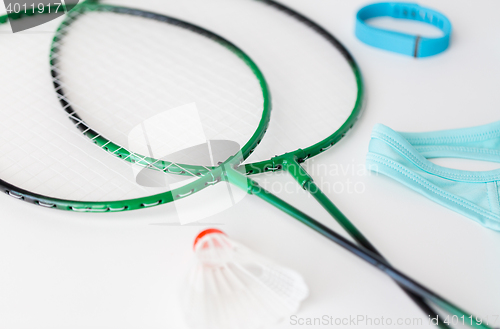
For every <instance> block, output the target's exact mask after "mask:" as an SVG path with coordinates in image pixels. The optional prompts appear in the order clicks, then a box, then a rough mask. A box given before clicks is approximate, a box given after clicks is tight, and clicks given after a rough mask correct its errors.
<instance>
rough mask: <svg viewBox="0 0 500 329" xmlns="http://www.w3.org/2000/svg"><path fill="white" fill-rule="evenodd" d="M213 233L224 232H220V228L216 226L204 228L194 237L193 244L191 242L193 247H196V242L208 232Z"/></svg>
mask: <svg viewBox="0 0 500 329" xmlns="http://www.w3.org/2000/svg"><path fill="white" fill-rule="evenodd" d="M214 233H217V234H224V235H226V233H224V232H222V231H221V230H218V229H216V228H209V229H206V230H204V231H202V232H201V233H200V234H198V236H197V237H196V239H194V244H193V248H196V244H197V243H198V241H200V240H201V239H202V238H203V237H205V236H207V235H209V234H214Z"/></svg>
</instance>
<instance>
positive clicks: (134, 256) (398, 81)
mask: <svg viewBox="0 0 500 329" xmlns="http://www.w3.org/2000/svg"><path fill="white" fill-rule="evenodd" d="M114 2H115V3H130V1H129V2H126V1H124V2H120V1H119V0H115V1H114ZM286 4H288V5H289V6H291V7H293V8H295V9H297V10H299V11H300V12H301V13H303V14H305V15H306V16H308V17H310V18H312V19H313V20H315V21H316V22H318V23H319V24H320V25H322V26H323V27H325V28H326V29H327V30H329V31H330V32H332V33H333V34H334V35H335V36H336V37H338V39H339V40H341V41H342V42H343V43H344V44H345V45H346V47H347V48H348V49H349V50H350V51H351V53H352V54H353V56H354V57H355V59H356V60H357V62H358V64H359V65H360V67H361V70H362V73H363V76H364V79H365V84H366V89H367V97H368V100H367V107H366V110H365V112H364V114H363V116H362V117H361V119H360V121H359V122H358V123H357V124H356V126H355V127H354V129H353V130H352V131H351V133H350V134H349V135H348V136H347V137H346V138H345V139H344V140H343V141H342V142H340V143H339V144H338V145H336V146H335V147H334V148H332V149H331V150H329V151H328V152H326V153H324V154H322V155H320V156H318V157H317V158H316V159H315V160H314V162H313V163H310V164H308V166H310V168H313V167H315V166H316V167H317V168H320V167H321V166H322V165H323V166H328V168H339V172H338V173H337V174H335V173H330V174H329V175H324V174H322V173H314V174H313V176H314V177H315V179H316V180H317V181H321V182H323V183H325V184H331V185H332V186H333V184H335V183H337V182H340V183H341V184H342V186H345V187H347V186H349V184H351V186H353V187H354V186H356V187H357V191H354V190H353V191H351V193H349V190H348V189H347V188H346V189H344V192H343V193H335V192H334V191H333V190H331V191H327V194H328V195H329V196H330V197H331V198H332V199H333V201H334V202H335V203H336V204H337V205H338V206H339V208H340V209H341V210H342V211H343V212H344V213H345V214H346V215H347V216H348V217H349V218H350V219H351V220H352V221H353V222H354V223H355V225H356V226H357V227H358V228H359V229H360V230H361V231H362V232H363V233H364V234H365V235H366V236H367V237H368V238H369V240H370V241H371V242H372V243H373V244H374V245H375V246H376V247H377V248H378V249H379V250H380V251H381V252H382V254H383V255H384V256H385V257H386V258H387V259H388V260H389V261H390V262H391V263H392V264H393V265H394V266H395V267H397V268H398V269H400V270H402V271H403V272H404V273H406V274H408V275H409V276H411V277H412V278H414V279H416V280H417V281H419V282H420V283H422V284H424V285H425V286H427V287H429V288H430V289H432V290H434V291H435V292H437V293H439V294H440V295H442V296H444V297H446V298H447V299H449V300H451V301H453V302H454V303H456V304H457V305H459V306H461V307H462V308H464V309H466V310H467V311H470V312H472V313H474V314H475V315H477V316H480V317H483V318H484V319H485V320H486V318H489V320H490V323H491V322H492V321H493V320H494V319H495V316H497V317H498V316H500V280H499V277H500V235H499V233H497V232H494V231H491V230H488V229H486V228H484V227H482V226H480V225H478V224H476V223H474V222H473V221H472V220H470V219H468V218H466V217H464V216H461V215H459V214H457V213H455V212H453V211H451V210H449V209H447V208H444V207H442V206H440V205H438V204H436V203H434V202H432V201H430V200H428V199H426V198H425V197H424V196H421V195H420V194H417V193H416V192H414V191H412V190H410V189H408V188H406V187H404V186H403V185H401V184H399V183H397V182H395V181H393V180H391V179H389V178H387V177H384V176H377V175H374V174H368V173H360V172H359V170H358V169H359V168H360V166H361V168H362V165H363V164H364V161H365V156H366V153H367V149H368V143H369V140H370V132H371V129H372V127H373V125H374V124H376V123H383V124H386V125H388V126H389V127H391V128H393V129H395V130H399V131H430V130H441V129H449V128H460V127H468V126H474V125H480V124H486V123H490V122H493V121H497V120H499V119H500V92H498V90H499V88H500V62H499V58H500V39H499V38H498V31H500V20H498V12H499V10H500V2H498V1H496V0H480V1H466V0H460V1H457V0H439V1H431V0H421V1H420V4H421V5H427V6H429V7H432V8H435V9H437V10H439V11H441V12H443V13H444V14H446V15H447V16H448V17H449V19H450V20H451V22H452V24H453V26H454V32H453V33H454V34H453V38H452V42H451V46H450V48H449V50H447V51H446V52H445V53H443V54H440V55H438V56H435V57H430V58H425V59H418V60H415V59H414V58H411V57H407V56H402V55H397V54H394V53H389V52H386V51H382V50H379V49H375V48H372V47H369V46H367V45H365V44H363V43H361V42H360V41H358V40H357V39H356V38H355V36H354V18H355V14H356V11H357V9H359V8H360V7H361V6H362V5H364V4H366V1H363V0H351V1H345V0H343V1H340V0H308V1H304V0H287V1H286ZM137 6H140V5H139V4H138V3H137ZM377 24H382V25H384V24H385V25H387V24H389V25H390V24H392V23H390V22H387V21H379V22H378V23H377ZM402 25H403V27H402V28H406V29H409V30H412V29H415V28H416V27H415V26H414V25H412V24H402ZM402 25H400V26H402ZM419 28H421V27H419ZM439 163H440V164H443V165H447V166H454V167H456V168H462V169H472V168H475V169H477V170H485V169H488V168H497V167H498V165H494V166H493V167H492V166H491V164H487V165H485V164H480V163H475V162H472V161H455V160H447V161H441V162H439ZM332 164H335V165H336V166H337V167H332ZM353 169H354V170H353ZM262 179H263V178H260V180H261V181H262ZM266 180H267V181H272V180H276V181H278V182H281V183H288V182H292V178H290V177H287V176H286V175H278V177H276V178H272V177H271V176H269V177H266ZM290 184H291V183H290ZM279 196H280V197H282V198H284V199H286V200H288V201H290V202H292V203H294V204H297V205H299V208H301V209H303V210H305V211H306V212H307V213H309V214H310V215H312V216H313V217H315V218H318V219H319V220H321V221H322V222H323V223H325V224H327V225H328V226H330V227H331V228H333V229H335V230H337V231H338V232H342V229H341V228H340V227H339V226H338V225H337V224H336V223H334V221H333V220H332V219H331V218H330V217H329V216H328V214H327V213H326V212H325V211H324V210H323V209H321V207H319V206H318V205H317V204H316V203H315V202H314V200H312V198H311V197H307V196H306V193H305V192H303V191H299V192H298V193H287V192H285V191H284V192H282V193H280V194H279ZM0 209H1V213H0V328H9V329H17V328H52V329H55V328H73V329H76V328H106V329H108V328H120V329H125V328H148V329H152V328H173V329H183V328H186V327H185V325H184V323H183V321H182V317H181V316H180V313H179V309H178V306H177V301H176V294H177V290H178V287H179V280H180V279H181V278H182V275H183V272H184V269H185V267H186V264H187V262H188V261H189V259H190V257H191V256H192V251H191V250H192V249H191V244H192V241H193V239H194V237H195V236H196V234H197V233H198V232H199V231H200V230H202V229H203V228H204V227H205V226H207V225H206V224H199V225H187V226H181V225H179V224H178V220H177V217H176V213H175V208H174V207H173V205H166V206H161V207H156V208H152V209H147V210H142V211H135V212H129V213H114V214H111V213H110V214H81V213H69V212H62V211H53V210H48V209H42V208H40V207H35V206H31V205H28V204H26V203H23V202H18V201H16V200H14V199H12V198H9V197H7V196H0ZM204 222H210V223H212V224H211V225H208V226H216V227H218V228H220V229H222V230H224V231H225V232H226V233H227V234H228V235H229V236H230V237H231V238H233V239H235V240H238V241H240V242H242V243H243V244H245V245H247V246H248V247H250V248H252V249H254V250H256V251H258V252H259V253H261V254H264V255H266V256H267V257H270V258H272V259H274V260H276V261H277V262H278V263H280V264H283V265H285V266H287V267H290V268H293V269H295V270H297V271H298V272H300V273H301V274H302V275H303V277H304V278H305V280H306V282H307V283H308V285H309V287H310V290H311V294H310V297H309V298H308V299H307V300H306V301H305V302H304V303H303V306H302V308H301V309H300V311H299V312H298V313H297V314H296V317H297V319H298V318H301V319H304V320H305V319H308V318H322V317H323V316H327V317H328V318H329V317H333V318H334V319H335V318H339V319H341V320H342V319H349V318H356V317H357V316H364V317H365V318H366V317H369V318H372V319H373V320H374V321H373V322H374V323H373V324H372V325H370V324H369V323H367V322H366V321H361V322H359V323H358V324H357V325H354V322H349V323H347V322H346V320H344V325H341V326H338V327H344V328H381V327H387V326H381V325H378V326H377V325H376V323H377V321H376V320H377V319H379V320H380V319H381V318H382V317H383V318H384V319H387V318H391V319H392V321H393V322H396V320H397V319H403V320H405V321H408V322H409V323H411V324H408V325H401V326H396V327H400V328H403V327H404V328H422V327H426V326H428V325H427V316H426V315H423V313H422V312H421V311H420V309H418V308H417V307H416V306H415V305H414V304H413V303H412V302H411V301H410V299H409V298H408V297H407V296H406V295H405V294H404V293H403V292H402V291H401V289H399V288H398V287H397V286H396V285H395V284H394V282H393V281H391V280H390V279H389V278H388V277H386V276H385V275H384V274H382V273H380V272H379V271H377V270H376V269H374V268H372V267H371V266H369V265H368V264H366V263H365V262H363V261H361V260H359V259H358V258H356V257H354V256H353V255H351V254H349V253H348V252H346V251H344V250H343V249H341V248H340V247H338V246H336V245H335V244H333V243H331V242H330V241H328V240H327V239H325V238H323V237H321V236H320V235H318V234H317V233H315V232H313V231H311V230H309V229H308V228H306V227H305V226H303V225H302V224H300V223H298V222H297V221H295V220H293V219H291V218H289V217H288V216H287V215H285V214H283V213H281V212H280V211H279V210H277V209H275V208H273V207H272V206H270V205H267V204H264V203H263V202H261V201H260V200H258V199H256V198H253V197H247V198H244V199H243V200H242V201H241V202H240V203H238V204H237V205H236V206H234V207H232V208H231V209H229V210H227V211H224V212H222V213H220V214H218V215H216V216H213V217H211V218H209V219H208V220H205V221H204ZM342 234H343V235H344V236H347V235H346V234H345V233H343V232H342ZM414 318H422V319H423V325H418V324H415V323H413V319H414ZM496 321H497V322H496V324H494V325H495V326H497V327H500V318H498V319H497V320H496ZM417 323H418V322H417ZM302 327H304V328H323V327H325V328H330V327H333V326H330V325H325V324H323V325H310V326H305V325H304V326H299V325H298V324H297V325H294V321H291V320H287V321H285V322H283V323H282V324H281V325H278V326H276V328H302ZM428 327H430V326H428Z"/></svg>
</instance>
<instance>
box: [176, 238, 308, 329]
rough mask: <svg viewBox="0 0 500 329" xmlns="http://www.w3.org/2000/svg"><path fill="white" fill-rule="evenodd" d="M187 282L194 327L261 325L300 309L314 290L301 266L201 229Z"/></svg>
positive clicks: (185, 303)
mask: <svg viewBox="0 0 500 329" xmlns="http://www.w3.org/2000/svg"><path fill="white" fill-rule="evenodd" d="M194 252H195V259H194V260H193V264H192V265H191V267H190V268H189V271H188V273H187V274H186V278H185V282H184V285H183V286H182V287H181V307H182V310H183V312H184V315H185V318H186V321H187V323H188V324H189V326H190V327H191V328H194V329H259V328H268V326H269V325H272V324H275V323H278V322H280V321H281V320H283V319H285V318H286V317H288V316H290V315H292V314H293V313H294V312H296V311H297V310H298V308H299V306H300V303H301V302H302V301H303V300H304V299H305V298H306V297H307V295H308V293H309V290H308V288H307V286H306V284H305V282H304V280H303V279H302V277H301V276H300V275H299V274H298V273H296V272H295V271H292V270H289V269H287V268H284V267H281V266H279V265H277V264H275V263H274V262H272V261H270V260H268V259H266V258H264V257H262V256H260V255H258V254H256V253H254V252H252V251H251V250H250V249H248V248H246V247H244V246H242V245H241V244H239V243H237V242H235V241H232V240H230V239H229V238H228V237H227V236H226V235H225V234H224V233H223V232H221V231H219V230H216V229H209V230H206V231H203V232H201V233H200V234H199V235H198V237H197V238H196V240H195V243H194Z"/></svg>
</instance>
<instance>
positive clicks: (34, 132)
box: [0, 3, 271, 212]
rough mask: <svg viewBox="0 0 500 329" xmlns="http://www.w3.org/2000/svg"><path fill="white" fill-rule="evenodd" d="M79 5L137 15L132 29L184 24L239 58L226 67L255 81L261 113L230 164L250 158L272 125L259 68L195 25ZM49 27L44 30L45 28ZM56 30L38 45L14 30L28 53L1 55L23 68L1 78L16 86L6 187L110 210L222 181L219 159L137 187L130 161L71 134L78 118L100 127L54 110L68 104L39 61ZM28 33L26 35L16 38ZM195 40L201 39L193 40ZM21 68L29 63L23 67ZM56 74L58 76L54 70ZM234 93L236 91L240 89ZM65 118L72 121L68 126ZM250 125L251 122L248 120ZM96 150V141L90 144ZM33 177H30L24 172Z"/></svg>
mask: <svg viewBox="0 0 500 329" xmlns="http://www.w3.org/2000/svg"><path fill="white" fill-rule="evenodd" d="M78 10H81V11H92V12H96V11H101V12H103V13H109V14H113V15H115V16H127V17H132V18H134V19H135V18H137V19H139V21H138V23H136V25H135V26H132V27H131V29H132V30H133V29H134V28H139V27H140V26H142V25H147V24H150V22H151V21H154V22H155V23H156V24H160V25H162V26H164V25H168V26H169V27H170V28H171V29H175V30H176V31H177V30H181V29H182V30H184V32H186V33H189V34H192V35H195V36H196V37H195V39H196V38H204V39H206V40H205V41H206V42H205V43H207V42H208V43H210V44H212V46H210V47H215V48H216V49H215V48H214V49H215V50H214V51H215V54H216V55H220V54H221V52H223V53H224V54H223V55H221V56H226V57H225V58H229V57H230V58H229V59H228V60H230V61H231V63H233V62H235V61H237V62H238V63H239V64H238V65H236V66H234V67H233V66H229V68H230V69H232V70H234V72H233V71H231V72H233V73H235V74H239V75H241V76H244V77H245V78H246V79H247V80H245V81H247V82H248V83H249V84H250V85H251V87H252V88H253V89H252V90H253V91H254V93H255V94H254V95H253V97H254V99H257V100H258V101H257V103H256V104H253V105H252V106H253V107H252V108H257V107H258V108H259V110H258V112H257V113H256V114H257V115H255V113H254V116H255V117H256V118H257V119H255V120H254V123H253V124H254V126H253V127H252V129H248V127H246V128H245V130H246V136H248V139H247V140H245V141H244V143H242V144H240V145H243V146H241V147H240V148H239V150H238V151H237V152H236V153H234V154H231V155H230V156H227V159H226V161H225V162H229V161H238V162H239V161H242V158H245V157H246V156H248V155H249V154H250V153H251V150H252V149H254V148H255V147H256V146H257V144H258V143H259V142H260V140H261V139H262V136H263V135H264V134H265V129H266V127H267V126H268V123H269V118H270V110H271V108H270V100H269V97H270V96H269V90H268V87H267V83H266V81H265V79H264V77H263V75H262V73H261V72H260V70H259V68H258V67H257V66H256V65H255V63H254V62H253V61H252V60H251V59H250V58H249V57H248V56H247V55H246V54H245V53H244V52H243V51H241V50H240V49H239V48H238V47H236V46H235V45H234V44H232V43H230V42H229V41H227V40H225V39H224V38H222V37H220V36H218V35H216V34H214V33H211V32H209V31H207V30H205V29H202V28H200V27H198V26H195V25H192V24H190V23H187V22H184V21H181V20H178V19H175V18H171V17H167V16H164V15H159V14H154V13H151V12H146V11H141V10H133V9H127V8H124V7H117V6H106V5H97V4H91V3H82V4H80V5H79V6H78V7H76V8H75V9H73V11H72V12H71V13H75V14H78ZM71 13H70V14H71ZM19 19H30V17H29V16H22V17H19ZM0 21H1V22H3V23H6V22H7V21H8V20H7V16H2V17H1V18H0ZM63 25H64V23H63ZM4 27H5V26H4ZM45 28H46V29H47V27H45ZM54 30H55V29H54ZM54 30H52V31H50V29H49V31H44V33H40V40H41V41H39V40H38V41H36V42H33V44H30V43H29V42H25V41H28V38H27V37H26V35H24V36H18V35H17V34H16V35H12V34H11V35H9V36H8V37H9V38H10V42H9V44H10V45H11V47H10V48H9V49H11V50H12V49H15V50H16V44H17V45H18V46H19V45H20V44H23V45H24V48H23V50H29V51H25V52H19V53H16V52H11V53H9V54H7V55H6V56H5V57H4V61H3V62H4V63H8V64H9V65H13V66H16V67H18V68H19V69H20V71H21V72H19V71H17V72H15V74H13V75H12V76H4V81H3V82H4V83H7V81H8V83H9V84H10V85H11V86H10V87H9V88H6V90H4V91H3V92H2V96H3V98H4V100H6V105H10V106H8V107H7V108H9V110H11V111H12V113H11V115H8V116H6V120H3V121H2V126H3V130H2V135H1V136H0V138H1V139H2V140H3V143H2V144H3V145H2V146H3V147H0V149H2V154H3V156H4V159H5V160H8V161H0V162H3V164H4V165H3V166H2V165H0V177H1V178H2V180H0V190H1V191H3V192H4V193H6V194H8V195H10V196H12V197H14V198H16V199H21V200H24V201H27V202H30V203H34V204H37V205H40V206H43V207H47V208H57V209H63V210H73V211H85V212H109V211H123V210H132V209H140V208H146V207H151V206H155V205H159V204H164V203H168V202H171V201H174V200H176V199H179V198H183V197H186V196H188V195H192V194H193V193H195V192H198V191H200V190H202V189H204V188H207V187H210V186H212V185H213V184H215V183H217V182H219V181H220V180H221V176H222V172H223V169H222V166H221V165H222V164H220V165H219V164H216V165H215V166H213V167H210V168H208V167H207V166H195V167H194V169H196V170H198V169H199V171H195V172H190V173H189V174H190V176H191V180H186V181H183V182H181V183H180V184H175V188H172V186H174V185H170V186H168V188H152V189H148V188H144V187H142V186H137V185H138V184H137V182H136V181H135V180H134V179H130V178H131V177H130V172H129V173H126V172H127V171H131V170H132V169H131V168H132V167H133V166H132V165H131V164H129V165H126V166H125V167H124V166H123V163H124V162H125V161H123V160H121V159H116V158H114V157H110V156H109V154H107V153H106V152H102V151H101V152H98V153H95V152H94V151H93V150H91V149H88V148H87V146H86V145H87V144H90V143H88V141H86V140H85V139H86V138H83V136H82V135H81V134H80V133H79V134H78V136H79V137H78V136H76V135H74V133H73V132H74V131H78V130H75V129H74V127H72V125H73V123H74V124H77V125H79V126H80V129H81V130H82V131H84V132H85V133H87V134H93V133H96V132H95V131H92V130H90V129H89V130H87V128H83V129H82V122H80V121H78V120H76V119H77V117H75V116H72V117H70V119H71V121H73V123H72V122H71V121H70V120H68V119H67V117H66V118H64V122H63V121H62V120H63V119H62V118H63V116H61V115H58V114H55V112H54V110H57V111H59V112H58V113H60V114H63V113H61V110H60V109H61V104H59V101H61V102H62V103H63V105H64V102H63V101H62V100H61V97H59V98H58V97H57V94H55V93H54V89H53V87H52V86H51V85H50V83H51V82H52V80H53V78H52V77H51V67H50V66H48V65H40V64H41V63H43V62H47V58H48V55H49V50H50V42H51V41H52V37H53V32H54ZM45 32H47V33H45ZM59 32H61V29H59ZM4 35H6V34H4ZM59 36H60V33H59ZM23 37H24V39H25V40H21V39H19V38H23ZM16 38H18V39H16ZM34 39H36V38H34V37H33V38H30V41H31V40H34ZM195 41H197V40H195ZM58 42H60V40H58V39H57V37H56V39H55V44H57V43H58ZM193 45H196V42H195V43H194V44H193ZM213 45H215V46H213ZM45 47H46V48H45ZM210 49H212V48H210ZM37 51H39V52H40V53H42V54H43V53H46V54H47V57H44V56H43V55H41V54H40V53H37ZM51 53H52V54H56V53H57V52H55V51H54V47H52V52H51ZM22 54H24V55H30V54H31V56H28V57H29V60H28V61H27V62H29V64H30V65H29V66H27V67H23V66H22V65H21V64H22V63H23V60H25V59H26V58H24V59H23V58H21V57H22V56H21V55H22ZM210 54H212V53H208V55H210ZM228 54H229V55H228ZM127 55H129V54H127ZM205 55H207V54H205ZM228 56H229V57H228ZM203 57H206V56H203ZM54 59H55V57H52V60H54ZM195 64H196V63H195ZM195 64H194V65H195ZM22 69H25V71H23V70H22ZM204 69H206V67H205V68H204ZM52 74H54V71H53V70H52ZM15 79H18V80H15ZM35 80H36V81H35ZM47 82H49V84H47ZM209 82H210V85H212V84H216V81H215V82H213V81H209ZM206 85H208V83H206V84H205V86H206ZM226 85H227V84H226ZM234 85H236V87H235V88H238V87H237V85H238V84H237V83H235V84H234ZM47 86H48V87H50V89H51V91H50V92H48V90H49V89H47ZM61 86H63V85H59V87H61ZM63 87H64V86H63ZM56 88H57V87H56ZM207 88H208V87H207ZM240 89H241V90H236V91H238V92H241V91H245V92H246V90H247V89H248V85H245V88H243V87H242V88H240ZM33 90H35V92H33ZM224 91H226V90H224ZM237 95H239V94H238V93H237ZM219 98H221V99H222V98H223V96H222V95H221V96H220V97H219ZM54 101H55V103H54ZM56 104H57V105H56ZM66 123H67V124H69V125H66ZM245 124H246V125H248V124H247V123H245ZM66 134H67V135H66ZM12 135H15V137H12ZM99 137H101V138H100V139H98V138H96V139H95V140H97V142H98V143H101V144H102V146H103V147H107V150H108V151H110V150H114V148H117V149H118V148H119V146H118V145H115V144H113V143H111V142H110V141H109V140H106V139H105V138H104V137H102V136H99ZM12 141H14V142H15V145H13V144H12V143H11V145H9V142H12ZM82 141H85V143H82ZM90 146H92V145H90ZM24 148H26V149H29V150H34V149H38V150H39V151H40V152H38V151H37V152H32V154H29V152H25V151H24ZM94 148H95V147H92V149H94ZM42 149H43V151H42ZM124 154H126V153H124ZM126 156H128V154H126V155H125V156H123V155H122V157H126ZM57 157H59V158H57ZM235 159H238V160H235ZM240 159H241V160H240ZM154 161H155V164H156V165H152V166H151V168H152V169H159V171H160V172H165V168H169V167H172V163H167V162H164V163H163V164H162V165H158V164H157V160H154ZM44 165H48V166H49V168H43V166H44ZM2 167H3V168H2ZM33 168H41V169H40V170H38V169H37V174H33ZM45 169H48V170H49V171H50V175H49V174H45V173H44V171H45ZM186 169H187V170H189V169H190V168H184V170H186ZM30 171H31V172H30ZM12 172H15V174H14V175H11V173H12ZM72 173H75V174H78V176H79V177H78V179H74V178H72V177H70V178H68V176H69V175H70V174H72ZM124 173H125V174H124ZM28 175H29V177H27V176H28ZM126 176H128V177H126ZM165 176H171V175H165ZM28 178H29V179H28ZM127 178H128V179H127ZM119 179H123V181H124V182H120V183H117V181H118V180H119ZM52 183H53V184H52ZM165 190H166V191H165ZM158 191H160V192H158ZM95 192H97V196H95V194H94V193H95ZM127 196H128V198H127Z"/></svg>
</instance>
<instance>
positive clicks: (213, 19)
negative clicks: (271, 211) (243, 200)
mask: <svg viewBox="0 0 500 329" xmlns="http://www.w3.org/2000/svg"><path fill="white" fill-rule="evenodd" d="M106 2H110V3H120V4H122V3H126V4H128V0H116V1H115V0H106ZM130 3H133V2H132V1H130ZM136 5H137V4H136V3H134V6H136ZM140 6H143V7H145V8H151V9H153V8H154V10H155V11H160V12H168V13H170V14H171V15H174V16H175V17H179V18H182V19H185V20H188V21H193V22H197V23H198V24H200V25H202V26H205V27H207V28H209V29H210V30H213V31H216V32H218V33H219V34H221V35H224V36H225V37H227V38H228V39H230V40H233V41H236V42H237V43H238V45H239V46H240V47H242V49H245V51H246V52H247V53H248V54H249V55H250V56H251V57H252V59H254V61H256V63H257V64H258V65H259V67H260V68H261V69H262V70H263V72H264V75H265V76H266V79H267V80H268V82H269V85H270V89H271V93H272V95H273V119H272V120H271V122H270V126H269V130H268V132H267V133H266V135H265V137H264V138H263V141H262V143H261V145H260V146H259V147H258V148H257V149H256V150H255V152H254V153H253V154H252V155H251V156H250V157H249V159H247V161H246V162H245V164H246V171H247V173H249V174H254V173H261V172H265V171H274V170H279V169H280V168H281V165H280V163H281V162H283V160H284V159H285V158H289V157H290V156H294V157H296V158H297V159H298V160H299V161H304V160H306V159H309V158H312V157H314V156H316V155H318V154H320V153H322V152H324V151H326V150H328V149H329V148H330V147H332V146H333V145H334V144H335V143H337V142H338V141H340V140H341V139H342V138H343V137H344V136H345V135H346V133H347V132H348V131H349V130H350V129H351V128H352V127H353V125H354V123H355V122H356V120H357V118H358V117H359V116H360V114H361V111H362V108H363V102H364V85H363V79H362V76H361V72H360V69H359V67H358V65H357V63H356V62H355V60H354V59H353V57H352V56H351V54H350V53H349V52H348V50H347V49H346V48H345V47H344V46H343V45H342V43H341V42H340V41H339V40H338V39H336V38H335V37H334V36H333V35H332V34H331V33H329V32H328V31H327V30H325V29H324V28H322V27H321V26H319V25H318V24H316V23H315V22H313V21H312V20H310V19H308V18H307V17H305V16H304V15H302V14H300V13H298V12H296V11H294V10H293V9H291V8H289V7H287V6H285V5H283V4H280V3H278V2H275V1H272V0H234V1H227V0H214V1H210V2H207V1H202V0H187V1H183V2H181V3H179V2H164V1H148V2H145V3H141V4H140ZM257 17H258V22H259V24H255V22H256V19H257ZM250 27H251V28H250ZM280 155H282V156H280Z"/></svg>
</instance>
